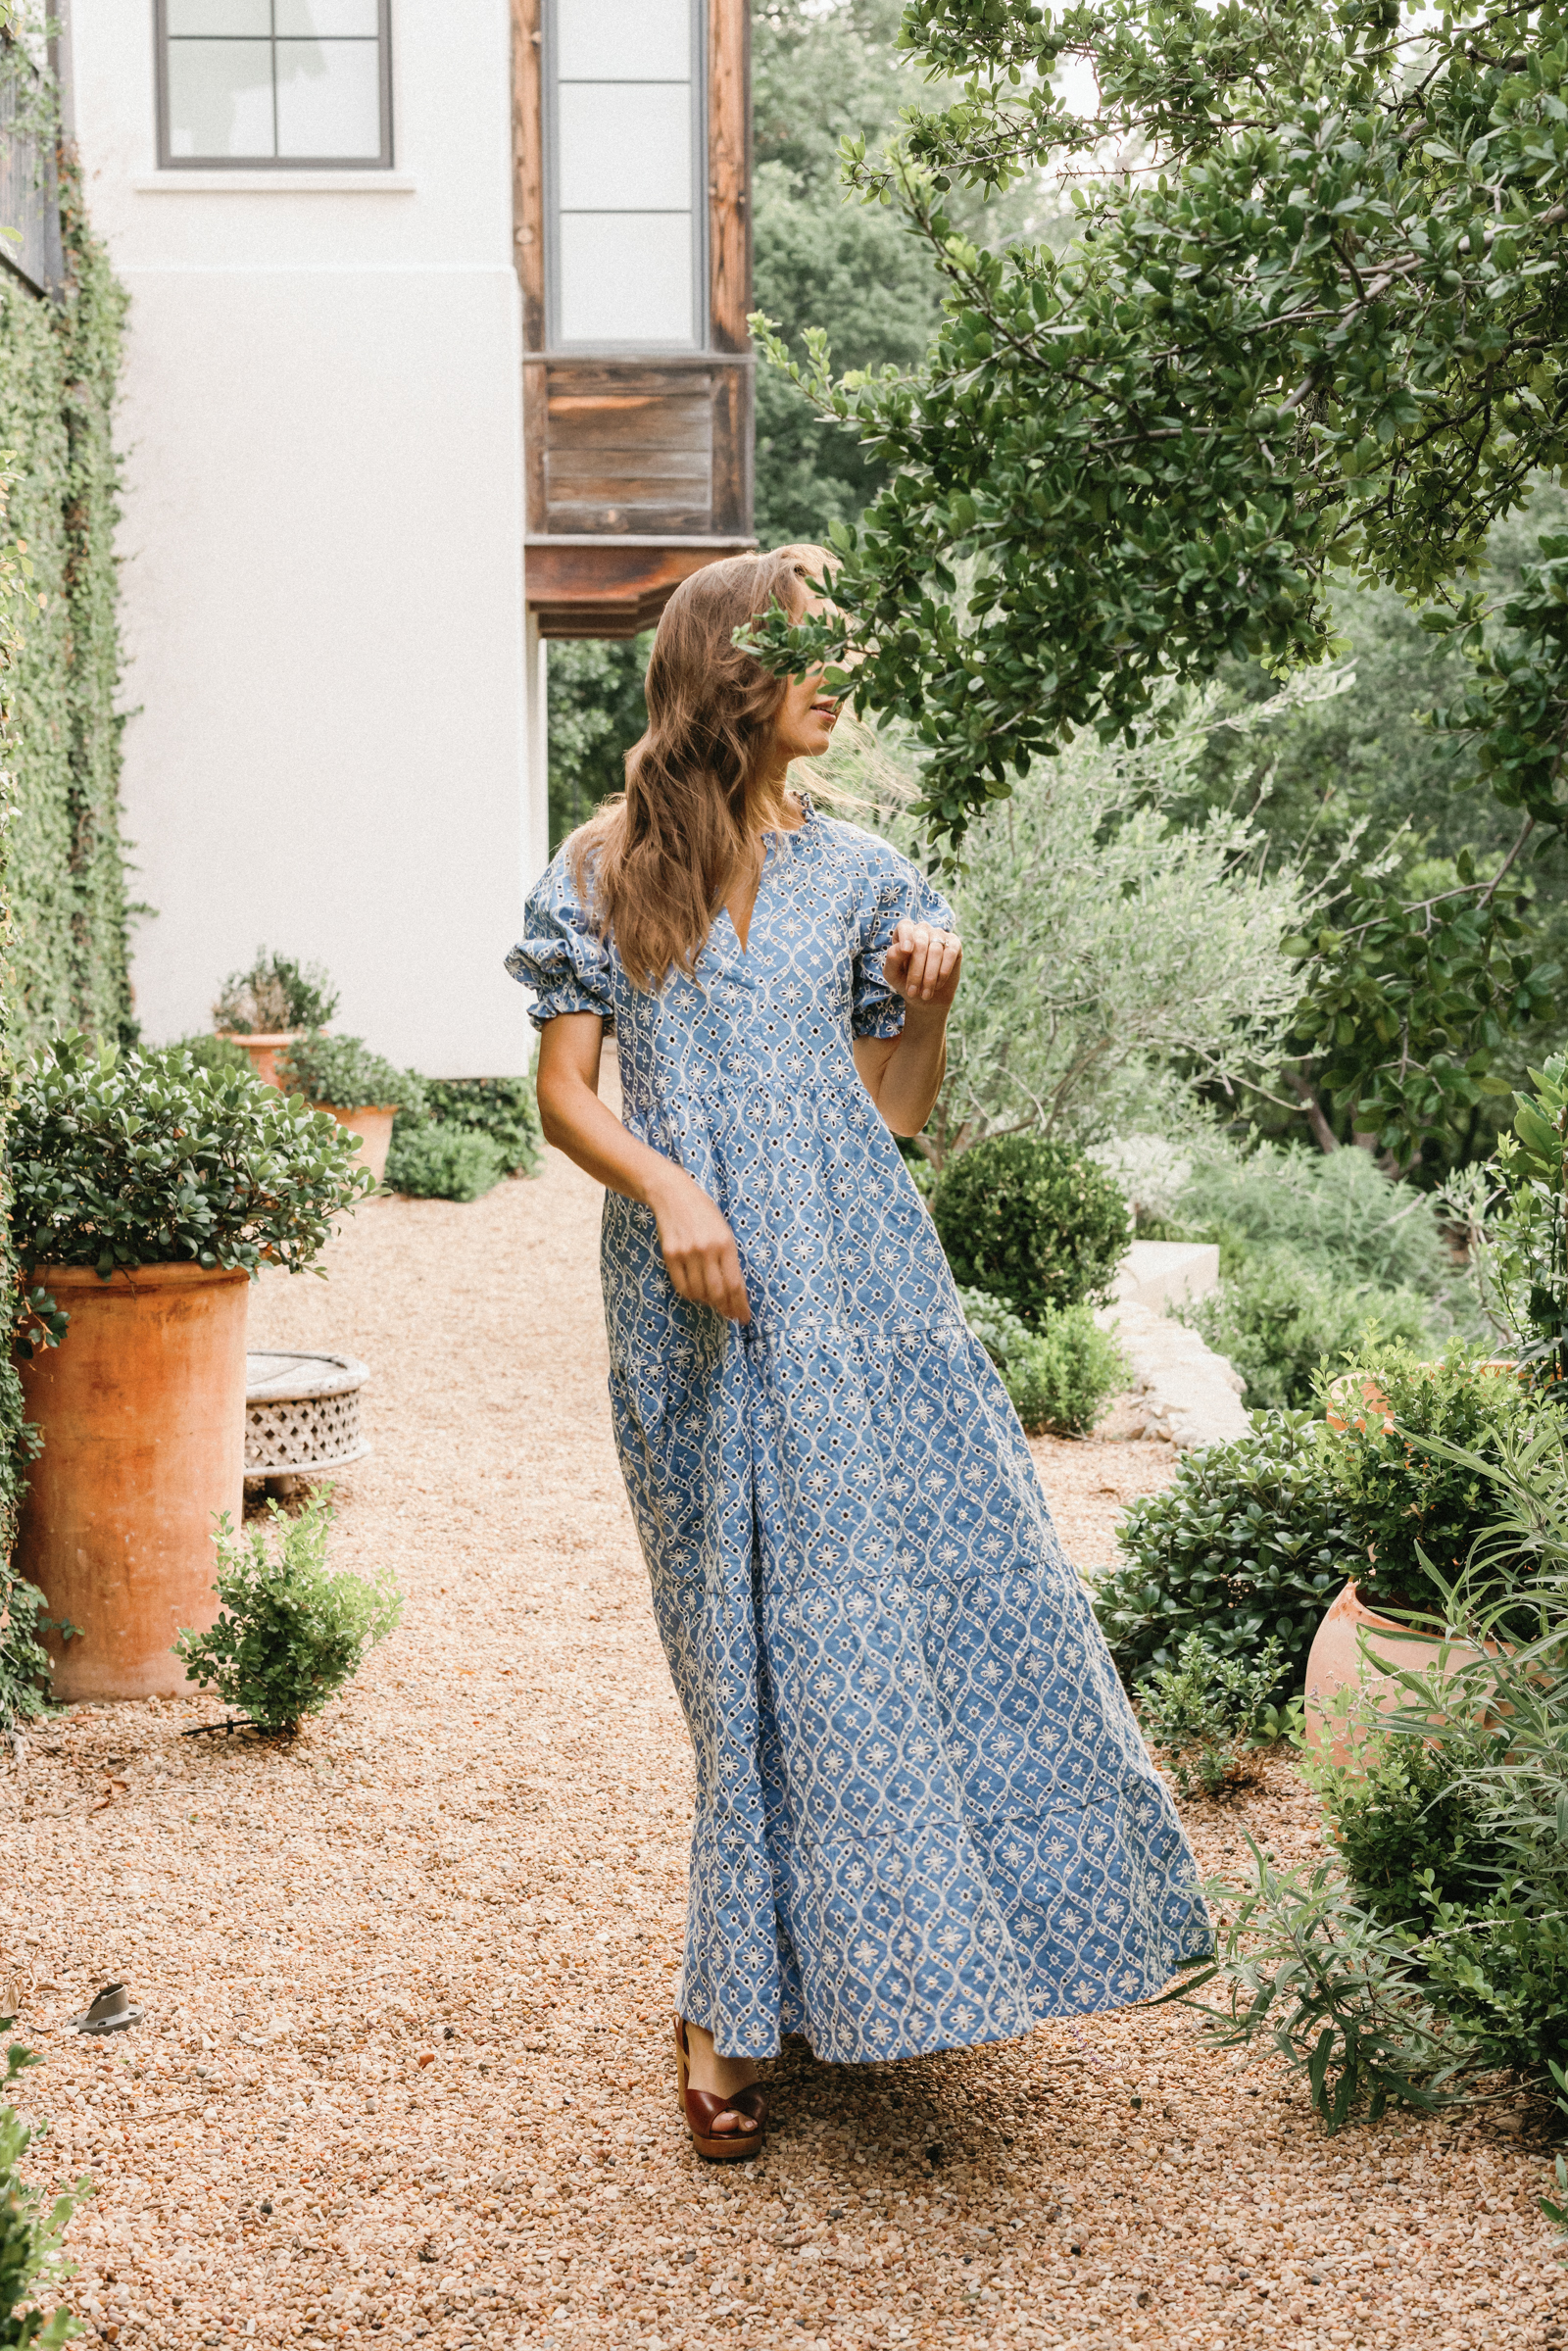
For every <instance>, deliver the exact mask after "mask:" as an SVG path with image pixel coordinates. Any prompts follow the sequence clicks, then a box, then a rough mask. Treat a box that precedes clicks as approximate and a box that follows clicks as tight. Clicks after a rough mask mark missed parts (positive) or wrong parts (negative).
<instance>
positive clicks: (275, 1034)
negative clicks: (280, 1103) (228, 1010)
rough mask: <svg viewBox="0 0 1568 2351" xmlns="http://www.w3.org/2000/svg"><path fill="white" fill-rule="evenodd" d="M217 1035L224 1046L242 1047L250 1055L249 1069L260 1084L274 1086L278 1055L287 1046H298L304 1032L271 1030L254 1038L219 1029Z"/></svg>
mask: <svg viewBox="0 0 1568 2351" xmlns="http://www.w3.org/2000/svg"><path fill="white" fill-rule="evenodd" d="M218 1034H219V1036H220V1037H221V1038H222V1040H223V1043H224V1044H225V1045H241V1046H243V1047H244V1049H245V1051H246V1052H247V1053H249V1054H250V1057H251V1067H252V1068H253V1069H254V1070H255V1072H256V1074H257V1076H258V1077H259V1078H260V1079H261V1081H262V1084H263V1085H264V1086H275V1085H276V1084H277V1056H278V1054H279V1053H282V1052H283V1051H284V1049H285V1048H286V1047H287V1046H290V1045H298V1043H299V1041H300V1039H301V1038H302V1037H303V1036H304V1034H305V1031H304V1030H303V1029H272V1030H270V1031H269V1032H268V1033H266V1034H263V1033H262V1032H261V1031H258V1032H257V1033H256V1035H254V1036H250V1037H242V1036H241V1035H240V1033H239V1031H238V1029H220V1030H219V1031H218Z"/></svg>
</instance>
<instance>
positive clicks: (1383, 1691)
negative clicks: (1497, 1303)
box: [1306, 1343, 1560, 1762]
mask: <svg viewBox="0 0 1568 2351" xmlns="http://www.w3.org/2000/svg"><path fill="white" fill-rule="evenodd" d="M1322 1393H1323V1397H1324V1402H1325V1405H1326V1417H1327V1421H1328V1427H1327V1431H1326V1433H1325V1436H1324V1439H1323V1443H1324V1445H1325V1448H1326V1458H1327V1460H1328V1463H1329V1466H1330V1469H1331V1471H1332V1474H1333V1476H1334V1480H1335V1485H1336V1487H1337V1489H1338V1492H1339V1494H1340V1498H1341V1503H1342V1507H1343V1512H1344V1517H1345V1520H1346V1523H1347V1525H1348V1528H1349V1529H1350V1531H1351V1533H1352V1535H1353V1538H1354V1540H1355V1543H1356V1547H1357V1549H1358V1550H1359V1551H1360V1552H1361V1553H1362V1554H1363V1556H1364V1558H1365V1560H1366V1565H1365V1566H1364V1567H1358V1568H1357V1570H1356V1574H1355V1576H1354V1578H1353V1579H1352V1580H1351V1581H1350V1582H1349V1583H1348V1584H1347V1585H1346V1586H1345V1588H1344V1590H1343V1591H1342V1592H1340V1593H1339V1594H1338V1595H1337V1597H1336V1598H1335V1600H1334V1603H1333V1605H1332V1606H1331V1607H1330V1609H1329V1612H1328V1614H1327V1615H1326V1616H1325V1618H1324V1619H1323V1622H1322V1624H1321V1625H1320V1626H1319V1628H1318V1631H1317V1635H1316V1637H1315V1639H1314V1641H1313V1642H1312V1649H1311V1654H1310V1656H1309V1657H1308V1659H1307V1667H1306V1728H1307V1736H1308V1739H1310V1740H1311V1742H1312V1743H1313V1744H1314V1745H1318V1746H1322V1745H1325V1744H1327V1745H1328V1747H1329V1748H1330V1751H1331V1754H1332V1759H1333V1760H1334V1761H1335V1762H1344V1761H1346V1760H1348V1759H1349V1758H1350V1754H1351V1746H1352V1744H1353V1741H1352V1739H1351V1736H1350V1732H1349V1730H1348V1728H1347V1727H1346V1718H1347V1712H1348V1710H1347V1694H1348V1695H1349V1696H1354V1695H1355V1694H1356V1693H1360V1694H1361V1695H1362V1696H1364V1697H1366V1698H1368V1699H1370V1700H1371V1701H1372V1702H1373V1703H1374V1704H1376V1705H1378V1706H1380V1707H1382V1706H1385V1705H1391V1704H1396V1703H1397V1702H1398V1691H1399V1685H1398V1683H1397V1680H1396V1679H1395V1677H1397V1675H1399V1674H1401V1673H1412V1672H1413V1673H1430V1672H1431V1671H1432V1670H1433V1669H1434V1666H1435V1665H1441V1666H1443V1667H1445V1668H1446V1669H1451V1668H1452V1667H1453V1666H1456V1665H1459V1664H1462V1663H1465V1662H1467V1661H1469V1660H1470V1659H1472V1658H1473V1656H1474V1654H1475V1652H1474V1651H1473V1650H1471V1649H1468V1648H1465V1647H1464V1646H1463V1645H1462V1644H1460V1643H1457V1642H1454V1641H1451V1640H1448V1639H1447V1638H1446V1635H1445V1633H1444V1631H1443V1619H1444V1613H1445V1610H1444V1590H1443V1586H1444V1585H1445V1584H1446V1585H1452V1584H1454V1583H1456V1582H1457V1581H1458V1580H1459V1578H1460V1577H1461V1576H1462V1575H1463V1574H1464V1572H1465V1566H1466V1562H1467V1560H1468V1559H1469V1556H1470V1551H1471V1546H1472V1544H1473V1543H1474V1542H1475V1539H1476V1535H1477V1533H1478V1532H1479V1530H1480V1527H1481V1525H1482V1522H1483V1518H1484V1515H1485V1511H1486V1508H1487V1502H1488V1480H1487V1476H1486V1474H1485V1464H1487V1463H1488V1462H1492V1461H1495V1460H1496V1459H1498V1458H1499V1445H1500V1444H1501V1441H1502V1440H1503V1439H1504V1438H1505V1437H1507V1436H1515V1437H1520V1438H1522V1437H1525V1436H1527V1435H1528V1433H1529V1429H1530V1425H1531V1423H1532V1422H1533V1421H1534V1420H1535V1419H1536V1418H1537V1416H1538V1415H1539V1414H1541V1413H1542V1412H1550V1413H1553V1414H1556V1413H1557V1412H1558V1411H1559V1409H1560V1407H1559V1406H1557V1405H1556V1404H1555V1403H1554V1402H1552V1401H1551V1399H1550V1396H1549V1393H1547V1392H1544V1391H1539V1390H1532V1389H1530V1388H1529V1387H1527V1386H1526V1385H1525V1384H1524V1383H1523V1382H1522V1381H1521V1380H1520V1379H1519V1378H1518V1377H1517V1376H1515V1375H1514V1373H1513V1369H1512V1366H1510V1365H1506V1364H1499V1363H1498V1362H1497V1361H1496V1359H1495V1357H1494V1356H1489V1355H1484V1354H1482V1353H1481V1352H1480V1351H1479V1350H1476V1349H1472V1348H1468V1347H1464V1346H1462V1345H1460V1344H1457V1343H1456V1344H1455V1345H1454V1346H1452V1347H1449V1348H1448V1349H1447V1351H1446V1354H1445V1356H1444V1358H1443V1360H1442V1361H1441V1362H1436V1363H1431V1362H1424V1361H1422V1360H1421V1359H1420V1358H1419V1357H1418V1356H1417V1355H1416V1353H1415V1352H1414V1350H1413V1349H1412V1348H1411V1347H1398V1346H1391V1347H1375V1348H1372V1349H1370V1350H1369V1351H1368V1352H1367V1353H1366V1354H1365V1355H1363V1356H1362V1357H1361V1358H1360V1359H1359V1360H1358V1361H1356V1362H1355V1363H1353V1364H1351V1365H1350V1366H1349V1367H1348V1369H1347V1370H1346V1371H1344V1372H1342V1373H1341V1374H1339V1375H1338V1376H1337V1377H1336V1378H1334V1379H1332V1380H1325V1381H1324V1382H1323V1384H1322ZM1423 1438H1430V1439H1434V1440H1436V1443H1435V1445H1431V1446H1428V1445H1423V1444H1422V1443H1421V1442H1420V1440H1421V1439H1423ZM1532 1567H1533V1561H1532V1559H1531V1557H1530V1555H1529V1554H1528V1553H1526V1552H1524V1551H1521V1552H1520V1553H1518V1554H1517V1556H1514V1557H1511V1558H1510V1557H1504V1556H1502V1555H1501V1554H1495V1555H1494V1556H1493V1558H1492V1561H1491V1567H1490V1574H1491V1591H1492V1593H1493V1595H1494V1596H1500V1595H1503V1594H1505V1593H1506V1592H1507V1590H1508V1589H1509V1588H1511V1587H1513V1586H1515V1585H1518V1586H1521V1587H1522V1586H1524V1585H1525V1584H1526V1583H1527V1581H1528V1578H1529V1576H1530V1574H1531V1572H1532ZM1434 1571H1435V1573H1434ZM1437 1578H1441V1579H1442V1582H1441V1583H1440V1582H1439V1581H1437V1580H1436V1579H1437ZM1331 1724H1332V1728H1331Z"/></svg>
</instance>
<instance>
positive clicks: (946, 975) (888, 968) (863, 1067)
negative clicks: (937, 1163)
mask: <svg viewBox="0 0 1568 2351" xmlns="http://www.w3.org/2000/svg"><path fill="white" fill-rule="evenodd" d="M962 963H963V949H962V947H961V946H960V944H959V942H958V941H957V940H956V938H955V937H954V936H953V933H952V932H951V931H939V930H933V929H932V928H931V926H930V925H929V924H928V923H924V922H901V923H900V924H899V926H898V928H897V930H896V931H895V932H894V934H893V945H892V946H891V947H890V948H889V950H888V952H887V955H886V957H885V959H884V961H883V966H882V969H883V976H884V978H885V979H886V980H887V983H888V986H889V987H890V988H892V989H893V990H894V992H895V993H896V994H897V995H899V996H902V997H903V999H904V1028H903V1031H902V1032H901V1034H900V1035H899V1036H897V1037H858V1038H857V1039H856V1041H855V1048H854V1051H855V1066H856V1068H857V1069H858V1071H859V1073H860V1082H861V1084H862V1085H863V1086H864V1088H865V1090H866V1092H867V1094H869V1096H870V1097H871V1100H872V1101H873V1102H875V1104H876V1106H877V1108H878V1109H879V1110H880V1111H881V1113H882V1116H883V1118H884V1120H885V1121H886V1122H887V1125H888V1127H889V1128H890V1130H891V1131H892V1132H893V1133H894V1134H895V1135H918V1133H919V1132H920V1129H921V1128H922V1127H923V1126H924V1125H925V1122H926V1120H927V1119H928V1118H929V1117H930V1115H931V1112H932V1110H933V1108H934V1107H935V1105H936V1099H937V1096H938V1095H939V1094H940V1093H941V1091H942V1080H943V1078H944V1077H945V1076H946V1074H947V1067H948V1014H949V1013H950V1012H951V1011H952V1009H953V1000H954V998H955V997H956V994H957V992H958V978H959V973H960V971H961V968H962Z"/></svg>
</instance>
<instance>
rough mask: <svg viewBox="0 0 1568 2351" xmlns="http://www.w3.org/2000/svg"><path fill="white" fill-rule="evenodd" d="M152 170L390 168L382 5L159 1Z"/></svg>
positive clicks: (321, 0)
mask: <svg viewBox="0 0 1568 2351" xmlns="http://www.w3.org/2000/svg"><path fill="white" fill-rule="evenodd" d="M156 6H157V33H158V113H159V123H158V133H159V136H158V148H159V161H160V163H161V164H163V165H164V166H166V167H169V168H172V169H174V170H178V169H179V168H180V167H181V166H186V167H189V166H195V165H199V166H202V167H203V168H205V169H209V170H211V169H213V168H215V167H216V168H218V169H222V168H223V167H225V166H243V167H245V168H246V169H248V170H252V171H255V170H264V171H265V170H268V169H278V170H287V169H289V168H291V167H292V168H295V169H298V168H300V167H302V166H315V167H318V168H323V167H324V168H332V167H344V168H348V167H355V166H358V167H359V168H360V169H362V170H363V169H366V168H374V167H376V166H381V165H390V163H391V161H392V103H391V58H390V49H389V40H388V33H389V25H388V15H389V9H390V0H156Z"/></svg>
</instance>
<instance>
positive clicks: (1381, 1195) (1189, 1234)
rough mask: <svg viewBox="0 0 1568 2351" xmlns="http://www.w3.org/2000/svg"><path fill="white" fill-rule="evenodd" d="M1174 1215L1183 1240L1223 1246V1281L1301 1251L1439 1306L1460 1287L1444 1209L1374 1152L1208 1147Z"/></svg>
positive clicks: (1197, 1146)
mask: <svg viewBox="0 0 1568 2351" xmlns="http://www.w3.org/2000/svg"><path fill="white" fill-rule="evenodd" d="M1170 1216H1171V1221H1172V1222H1173V1224H1174V1225H1175V1227H1176V1228H1177V1230H1178V1231H1179V1233H1180V1235H1181V1237H1182V1238H1183V1239H1192V1240H1195V1241H1196V1240H1202V1241H1217V1242H1218V1243H1219V1250H1220V1272H1221V1274H1222V1275H1226V1274H1229V1273H1232V1272H1234V1271H1236V1270H1238V1269H1239V1268H1241V1267H1244V1266H1245V1265H1246V1264H1247V1263H1248V1261H1249V1260H1250V1257H1252V1256H1253V1255H1254V1254H1261V1253H1265V1252H1270V1251H1275V1250H1280V1249H1291V1250H1294V1251H1296V1252H1297V1253H1298V1254H1299V1256H1301V1257H1302V1258H1303V1259H1304V1260H1305V1261H1306V1262H1307V1263H1308V1264H1309V1265H1316V1266H1328V1267H1332V1268H1333V1270H1334V1272H1335V1274H1336V1275H1337V1276H1338V1277H1339V1278H1341V1279H1342V1280H1345V1281H1348V1282H1359V1283H1366V1284H1371V1285H1374V1286H1375V1287H1376V1288H1377V1289H1379V1290H1394V1291H1398V1290H1411V1291H1415V1292H1416V1293H1417V1294H1418V1295H1420V1296H1422V1297H1425V1298H1433V1299H1436V1298H1439V1297H1441V1296H1442V1295H1443V1294H1444V1292H1445V1290H1446V1288H1447V1287H1449V1286H1451V1285H1452V1284H1453V1282H1454V1280H1455V1270H1454V1266H1453V1262H1452V1258H1451V1256H1450V1253H1449V1251H1448V1249H1447V1248H1446V1246H1445V1242H1444V1236H1443V1228H1442V1224H1441V1222H1440V1218H1439V1210H1438V1204H1437V1202H1436V1200H1434V1199H1433V1197H1432V1195H1431V1194H1430V1193H1424V1192H1418V1191H1416V1190H1415V1189H1414V1187H1413V1186H1411V1185H1409V1184H1403V1183H1398V1182H1396V1181H1395V1180H1394V1178H1392V1177H1391V1176H1390V1175H1389V1174H1388V1173H1387V1171H1386V1170H1385V1169H1384V1168H1382V1167H1380V1166H1379V1164H1378V1162H1377V1161H1376V1159H1374V1158H1373V1156H1372V1154H1371V1152H1370V1151H1354V1150H1349V1151H1317V1150H1310V1149H1308V1148H1307V1147H1306V1146H1305V1145H1304V1144H1292V1145H1286V1146H1281V1145H1278V1144H1273V1143H1259V1144H1257V1145H1256V1146H1255V1147H1254V1148H1252V1149H1250V1150H1247V1149H1236V1148H1234V1147H1232V1146H1229V1145H1227V1144H1225V1143H1224V1142H1223V1141H1221V1140H1219V1139H1218V1138H1215V1139H1214V1140H1212V1141H1209V1140H1200V1141H1197V1142H1195V1143H1194V1145H1193V1146H1192V1147H1191V1150H1190V1151H1189V1153H1188V1166H1187V1171H1186V1173H1185V1175H1184V1177H1183V1179H1182V1181H1181V1183H1180V1185H1179V1186H1178V1187H1177V1188H1176V1191H1175V1197H1174V1200H1173V1201H1172V1204H1171V1209H1170Z"/></svg>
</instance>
